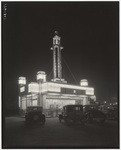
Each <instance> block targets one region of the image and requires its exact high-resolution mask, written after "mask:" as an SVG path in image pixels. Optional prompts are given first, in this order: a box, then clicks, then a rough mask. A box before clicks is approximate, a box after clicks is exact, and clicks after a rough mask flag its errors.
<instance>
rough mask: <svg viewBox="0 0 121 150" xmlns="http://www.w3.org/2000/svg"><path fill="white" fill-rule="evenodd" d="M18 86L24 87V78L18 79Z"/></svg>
mask: <svg viewBox="0 0 121 150" xmlns="http://www.w3.org/2000/svg"><path fill="white" fill-rule="evenodd" d="M18 84H22V85H25V84H26V78H25V77H19V79H18Z"/></svg>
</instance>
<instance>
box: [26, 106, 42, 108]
mask: <svg viewBox="0 0 121 150" xmlns="http://www.w3.org/2000/svg"><path fill="white" fill-rule="evenodd" d="M27 108H42V106H28V107H27Z"/></svg>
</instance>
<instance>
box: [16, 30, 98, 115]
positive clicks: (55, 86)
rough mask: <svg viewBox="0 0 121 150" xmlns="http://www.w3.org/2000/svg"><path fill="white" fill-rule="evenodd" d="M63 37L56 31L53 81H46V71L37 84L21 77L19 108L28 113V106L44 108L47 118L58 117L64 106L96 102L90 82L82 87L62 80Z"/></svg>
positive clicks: (53, 49) (85, 81) (83, 83)
mask: <svg viewBox="0 0 121 150" xmlns="http://www.w3.org/2000/svg"><path fill="white" fill-rule="evenodd" d="M62 49H63V47H62V46H61V37H59V35H58V32H57V31H55V36H54V37H53V46H52V48H51V50H52V51H53V79H52V80H51V81H47V80H46V76H47V75H46V73H45V72H44V71H39V72H37V82H31V83H29V84H27V83H26V78H25V77H19V80H18V83H19V90H20V92H19V107H20V110H22V111H24V112H25V111H26V108H27V107H28V106H42V107H43V111H44V113H45V114H46V115H47V116H56V115H58V113H60V112H61V110H62V108H63V106H65V105H68V104H81V105H87V104H88V105H89V104H90V103H91V101H95V100H96V97H95V95H94V88H93V87H89V86H88V81H87V80H86V79H82V80H81V81H80V85H71V84H68V83H67V81H66V80H65V79H63V78H62V64H61V51H62Z"/></svg>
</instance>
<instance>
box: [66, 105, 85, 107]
mask: <svg viewBox="0 0 121 150" xmlns="http://www.w3.org/2000/svg"><path fill="white" fill-rule="evenodd" d="M77 106H80V107H83V106H82V105H65V106H63V107H77Z"/></svg>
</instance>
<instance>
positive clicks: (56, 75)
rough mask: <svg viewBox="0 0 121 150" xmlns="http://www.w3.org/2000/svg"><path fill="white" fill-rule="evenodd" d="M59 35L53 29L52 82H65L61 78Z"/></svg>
mask: <svg viewBox="0 0 121 150" xmlns="http://www.w3.org/2000/svg"><path fill="white" fill-rule="evenodd" d="M62 49H63V47H61V37H60V36H59V35H58V31H55V36H54V37H53V46H52V47H51V50H53V79H52V81H54V82H65V81H64V79H62V63H61V50H62Z"/></svg>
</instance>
